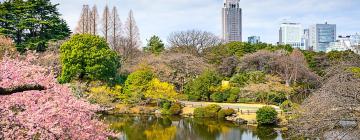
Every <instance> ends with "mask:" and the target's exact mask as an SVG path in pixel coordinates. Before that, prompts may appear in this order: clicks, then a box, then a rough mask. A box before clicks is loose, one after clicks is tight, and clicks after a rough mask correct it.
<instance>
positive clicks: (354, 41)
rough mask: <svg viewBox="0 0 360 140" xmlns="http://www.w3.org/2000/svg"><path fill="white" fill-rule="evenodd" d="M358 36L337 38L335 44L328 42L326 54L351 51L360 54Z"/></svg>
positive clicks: (359, 38) (359, 39)
mask: <svg viewBox="0 0 360 140" xmlns="http://www.w3.org/2000/svg"><path fill="white" fill-rule="evenodd" d="M359 47H360V35H358V34H355V35H349V36H339V37H338V39H337V40H336V42H330V43H329V47H328V48H326V52H330V51H346V50H351V51H353V52H355V53H357V54H360V48H359Z"/></svg>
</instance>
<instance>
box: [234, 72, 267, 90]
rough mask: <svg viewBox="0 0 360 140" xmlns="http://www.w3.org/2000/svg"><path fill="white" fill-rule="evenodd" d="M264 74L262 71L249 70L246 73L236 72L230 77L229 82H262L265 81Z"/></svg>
mask: <svg viewBox="0 0 360 140" xmlns="http://www.w3.org/2000/svg"><path fill="white" fill-rule="evenodd" d="M265 78H266V74H265V73H264V72H262V71H251V72H247V73H238V74H236V75H234V76H233V77H231V79H230V82H232V83H235V84H238V85H239V86H245V85H246V84H250V83H255V84H257V83H264V82H266V79H265Z"/></svg>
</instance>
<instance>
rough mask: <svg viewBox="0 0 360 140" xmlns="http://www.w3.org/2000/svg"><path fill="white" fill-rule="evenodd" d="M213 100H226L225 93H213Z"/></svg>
mask: <svg viewBox="0 0 360 140" xmlns="http://www.w3.org/2000/svg"><path fill="white" fill-rule="evenodd" d="M210 98H211V100H212V101H214V102H219V103H221V102H223V101H224V97H223V94H222V93H220V92H216V93H213V94H211V96H210Z"/></svg>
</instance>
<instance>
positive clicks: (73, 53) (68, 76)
mask: <svg viewBox="0 0 360 140" xmlns="http://www.w3.org/2000/svg"><path fill="white" fill-rule="evenodd" d="M60 53H61V56H60V59H61V64H62V73H61V77H60V79H59V80H60V82H69V81H71V80H74V79H80V80H84V79H85V80H86V79H88V80H103V81H110V80H111V79H112V78H114V77H115V76H116V73H117V69H118V68H119V67H120V63H119V57H118V55H117V54H116V52H114V51H112V50H110V48H109V47H108V45H107V43H106V41H105V40H104V39H103V38H100V37H98V36H93V35H89V34H83V35H74V36H73V37H72V38H71V39H70V40H69V41H67V42H65V43H64V44H63V45H61V47H60Z"/></svg>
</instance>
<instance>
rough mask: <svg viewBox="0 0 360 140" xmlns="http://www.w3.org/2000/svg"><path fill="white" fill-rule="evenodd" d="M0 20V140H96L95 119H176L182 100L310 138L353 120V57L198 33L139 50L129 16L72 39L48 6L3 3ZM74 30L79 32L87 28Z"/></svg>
mask: <svg viewBox="0 0 360 140" xmlns="http://www.w3.org/2000/svg"><path fill="white" fill-rule="evenodd" d="M41 7H43V8H41ZM94 9H96V8H94ZM105 11H106V10H105ZM83 12H89V13H94V10H89V9H87V10H86V9H85V10H83ZM113 13H114V14H115V15H116V8H115V10H114V12H113ZM117 18H118V15H117V16H114V17H113V18H110V19H112V20H113V22H115V21H116V22H117V21H119V20H117ZM0 21H1V23H0V34H1V36H0V47H1V48H0V61H1V63H0V72H1V73H0V106H1V109H0V122H1V123H2V124H1V125H2V126H1V127H0V139H2V138H3V137H11V138H12V139H60V138H65V139H88V138H99V139H102V138H105V137H110V136H111V135H113V134H112V133H111V132H108V130H107V129H106V126H104V125H103V124H102V123H101V122H100V121H98V120H97V119H95V118H96V112H103V111H105V112H106V111H108V112H110V111H109V110H112V109H113V110H116V109H119V108H120V107H121V106H122V105H125V106H131V107H136V106H147V107H151V108H155V109H154V110H155V111H156V110H157V111H159V112H160V113H161V114H164V115H179V114H181V111H182V108H183V105H182V104H181V103H180V101H198V102H218V103H262V104H268V105H279V106H281V108H282V109H283V110H284V111H286V112H291V113H293V114H295V115H294V116H291V117H292V118H294V120H296V121H294V122H292V121H291V122H292V123H293V124H292V126H291V127H290V129H291V131H293V132H294V133H297V132H298V134H300V135H303V136H305V135H307V136H312V137H317V136H318V134H324V133H323V132H322V131H323V130H329V131H330V130H332V129H333V128H338V126H336V125H337V124H338V122H339V121H341V120H343V119H349V118H350V119H358V118H359V115H358V113H359V109H358V108H357V107H358V105H359V100H358V97H359V95H358V93H359V85H360V82H359V78H360V62H359V61H360V56H359V55H358V54H355V53H353V52H352V51H341V52H340V51H332V52H329V53H324V52H313V51H307V50H299V49H296V48H295V49H294V48H292V47H291V46H289V45H271V44H266V43H258V44H250V43H245V42H229V43H225V42H222V41H221V39H219V38H217V37H216V36H215V35H214V34H212V33H209V32H206V31H198V30H188V31H180V32H174V33H172V34H170V35H169V38H168V40H167V41H168V46H167V47H165V45H164V43H163V41H162V40H161V39H160V38H159V37H158V36H152V37H151V38H150V39H149V40H148V42H147V45H146V46H145V47H143V50H141V49H140V48H141V47H140V43H139V42H140V40H139V35H138V28H137V26H136V22H135V20H134V18H133V13H132V11H131V12H130V14H129V17H128V21H127V22H126V27H124V28H125V29H124V30H125V31H126V32H127V33H126V35H119V34H117V33H116V34H115V33H112V34H113V36H110V35H107V34H106V36H104V35H99V34H96V33H97V32H95V31H94V30H96V29H95V28H91V30H87V31H85V30H84V29H85V27H81V28H80V27H79V28H78V30H80V29H83V30H81V31H77V34H74V35H71V36H70V31H69V29H68V27H67V25H66V23H65V21H64V20H63V19H61V18H60V13H59V12H58V10H57V5H56V4H55V5H54V4H51V2H50V1H49V0H39V1H36V0H27V1H25V0H7V1H4V2H0ZM80 21H81V23H84V24H79V25H85V21H87V20H85V19H83V17H82V18H81V20H80ZM86 24H90V23H86ZM92 26H94V27H97V26H95V25H92ZM89 27H90V26H89ZM104 28H106V29H108V28H113V29H115V27H104ZM106 31H109V30H106ZM134 32H135V34H133V33H134ZM136 32H137V33H136ZM119 33H120V32H119ZM130 33H131V34H130ZM109 34H110V33H109ZM111 37H113V38H111ZM117 37H119V38H117ZM184 39H185V40H184ZM29 50H35V51H29ZM56 79H57V80H56ZM339 79H340V80H339ZM18 93H21V94H18ZM320 97H322V98H320ZM325 105H326V106H325ZM346 105H349V106H352V107H351V109H349V108H344V106H346ZM327 107H333V108H331V109H328V108H327ZM139 110H144V109H143V108H141V109H139ZM304 110H306V111H304ZM315 110H316V111H317V112H314V111H315ZM339 110H340V111H339ZM155 111H153V112H151V113H154V112H155ZM309 112H312V114H311V113H309ZM319 112H321V113H323V114H328V116H327V117H329V118H332V119H331V120H334V121H331V123H330V122H326V123H323V122H322V120H324V118H321V117H319V116H316V115H315V116H314V114H318V113H319ZM234 113H235V111H234V110H232V109H221V107H220V106H218V105H209V106H205V107H200V108H196V109H195V110H194V116H195V117H197V118H220V119H223V118H225V117H227V116H231V115H232V114H234ZM28 114H32V115H36V116H35V117H31V116H29V115H28ZM74 114H75V115H74ZM256 114H257V117H256V119H257V121H258V123H259V124H273V123H276V121H277V112H276V110H275V109H274V108H272V107H268V106H266V107H263V108H261V109H259V110H258V111H257V113H256ZM54 116H55V117H54ZM344 116H345V118H344ZM6 118H11V119H6ZM47 119H48V121H47V122H43V120H47ZM74 120H75V121H74ZM3 122H4V123H3ZM31 122H33V123H34V124H32V123H31ZM295 122H299V123H295ZM58 123H60V125H57V124H58ZM311 123H316V124H317V125H316V126H312V125H310V124H311ZM302 124H307V125H302ZM3 126H4V127H3ZM54 126H56V130H55V129H51V128H52V127H54ZM77 126H79V127H77ZM319 126H324V127H319ZM13 127H16V128H17V129H14V128H13ZM80 127H84V128H86V129H87V130H86V131H80V130H78V129H79V128H80ZM32 128H35V129H32ZM303 129H304V130H311V131H302V130H303ZM349 131H350V132H351V133H354V134H360V133H357V132H358V131H359V130H358V129H352V130H349ZM78 132H81V133H78ZM300 132H301V133H300ZM20 134H21V135H20Z"/></svg>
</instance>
